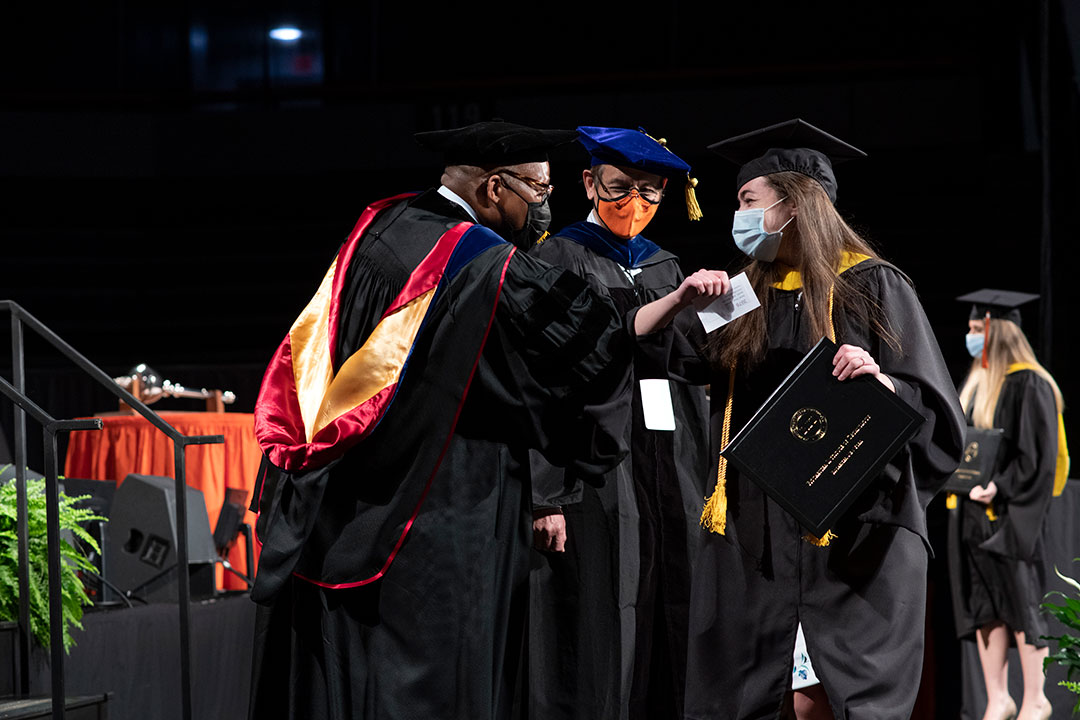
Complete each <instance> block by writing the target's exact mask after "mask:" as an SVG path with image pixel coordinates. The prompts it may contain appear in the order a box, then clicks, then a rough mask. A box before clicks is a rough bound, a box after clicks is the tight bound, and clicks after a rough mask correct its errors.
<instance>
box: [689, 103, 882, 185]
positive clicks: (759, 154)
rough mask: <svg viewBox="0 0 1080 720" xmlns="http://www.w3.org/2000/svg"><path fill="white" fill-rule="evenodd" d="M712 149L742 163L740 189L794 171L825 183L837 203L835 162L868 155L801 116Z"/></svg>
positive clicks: (739, 180)
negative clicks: (759, 179) (758, 179)
mask: <svg viewBox="0 0 1080 720" xmlns="http://www.w3.org/2000/svg"><path fill="white" fill-rule="evenodd" d="M709 149H710V150H712V151H713V152H714V153H716V154H717V155H720V156H721V157H724V158H727V159H728V160H730V161H732V162H733V163H736V164H738V165H742V168H740V170H739V177H738V181H737V184H736V186H735V189H736V191H737V190H738V189H739V188H741V187H742V186H743V185H745V184H746V183H748V182H750V181H751V180H753V179H754V178H756V177H761V176H762V175H771V174H773V173H778V172H784V171H792V172H797V173H801V174H803V175H806V176H807V177H812V178H814V179H815V180H817V181H818V182H819V183H821V186H822V187H823V188H825V192H826V193H827V194H828V196H829V200H831V201H832V202H833V203H835V202H836V176H835V175H833V164H834V163H839V162H843V161H844V160H850V159H851V158H859V157H866V153H864V152H863V151H862V150H860V149H858V148H857V147H853V146H851V145H848V144H847V143H846V142H844V141H843V140H840V139H839V138H836V137H833V136H832V135H830V134H829V133H827V132H825V131H824V130H819V129H818V128H816V127H814V126H813V125H811V124H810V123H808V122H806V121H805V120H799V119H795V120H788V121H786V122H782V123H777V124H776V125H770V126H769V127H765V128H761V129H759V130H754V131H752V132H748V133H745V134H743V135H737V136H735V137H730V138H728V139H727V140H721V141H720V142H717V143H713V144H712V145H710V146H709Z"/></svg>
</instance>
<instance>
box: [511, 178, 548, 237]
mask: <svg viewBox="0 0 1080 720" xmlns="http://www.w3.org/2000/svg"><path fill="white" fill-rule="evenodd" d="M510 190H511V191H512V192H513V193H514V194H515V195H517V196H518V197H520V198H521V199H522V200H523V201H524V202H525V204H526V205H528V206H529V209H528V211H527V212H526V213H525V222H524V224H522V226H521V228H520V229H518V230H511V231H510V232H509V233H508V235H507V238H506V239H507V240H509V241H510V242H511V243H513V244H514V245H516V246H518V247H519V248H521V249H522V250H528V249H529V248H531V247H532V246H533V245H535V244H536V241H537V240H539V239H540V238H541V237H543V235H544V233H546V232H547V229H548V226H550V225H551V206H550V205H548V198H547V197H545V198H544V199H543V200H541V201H540V202H529V201H528V200H525V198H523V197H521V193H519V192H518V191H517V190H514V189H513V188H510Z"/></svg>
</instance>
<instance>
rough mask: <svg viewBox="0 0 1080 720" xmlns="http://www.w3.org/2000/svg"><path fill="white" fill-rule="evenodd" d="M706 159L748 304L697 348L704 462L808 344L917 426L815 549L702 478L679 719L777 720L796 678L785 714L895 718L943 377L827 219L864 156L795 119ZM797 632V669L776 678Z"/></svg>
mask: <svg viewBox="0 0 1080 720" xmlns="http://www.w3.org/2000/svg"><path fill="white" fill-rule="evenodd" d="M711 149H712V150H714V151H715V152H717V153H719V154H720V155H722V156H724V157H726V158H728V159H729V160H732V161H734V162H736V163H738V164H739V165H741V169H740V171H739V175H738V182H737V185H736V188H737V190H738V200H739V211H738V212H737V213H736V214H735V220H734V224H733V228H732V235H733V237H734V239H735V242H736V245H738V247H739V248H740V249H741V250H742V251H743V252H744V253H745V254H746V255H748V256H750V258H751V261H750V263H749V265H748V266H747V268H746V271H747V276H748V278H749V279H750V282H751V284H752V286H753V288H754V291H755V292H756V294H757V295H758V298H759V299H760V301H761V309H760V311H756V310H755V311H754V312H751V313H749V314H747V315H744V316H742V317H740V318H738V319H736V320H734V321H732V322H731V323H730V324H728V325H726V326H725V327H723V328H721V329H720V330H719V331H717V332H716V333H715V334H713V335H712V336H711V337H710V354H711V359H712V364H713V367H714V368H715V370H714V378H713V382H712V388H713V391H712V405H713V407H712V422H711V426H712V427H711V432H712V437H713V450H714V457H716V454H715V453H716V452H717V451H719V450H720V449H722V448H723V447H724V445H725V444H726V443H727V441H728V440H729V439H730V438H731V437H733V436H734V434H735V433H736V432H738V430H739V429H740V428H741V427H742V426H743V425H744V424H745V423H746V422H747V420H748V419H749V418H750V417H751V416H752V415H753V413H754V412H755V411H756V410H757V408H758V407H759V406H761V404H762V403H763V402H764V401H765V400H766V399H767V397H768V396H769V394H770V393H771V392H772V391H773V390H774V389H775V388H776V387H777V386H778V385H779V384H780V383H781V382H782V381H783V379H784V378H785V377H786V375H787V374H788V373H789V371H790V370H791V369H792V368H793V367H794V366H795V365H796V364H797V363H798V361H799V360H800V359H801V358H802V357H803V355H804V354H805V353H806V352H807V351H808V350H810V348H811V347H812V346H813V345H814V344H815V343H816V342H817V341H818V339H819V338H821V337H822V336H827V337H830V338H831V339H833V340H835V342H837V343H838V344H839V345H840V348H839V350H838V352H837V354H836V356H835V357H834V359H833V363H834V372H833V374H834V375H835V376H836V377H838V378H839V379H840V380H841V381H844V380H847V379H848V378H852V377H858V376H868V377H873V378H876V379H877V380H878V381H880V382H882V384H884V385H885V386H886V387H888V388H889V389H890V390H892V391H894V392H896V393H897V395H899V396H900V397H901V398H902V399H904V400H905V401H906V402H907V403H908V404H910V405H911V406H912V407H914V408H915V409H917V410H918V411H919V412H920V414H921V415H923V417H924V418H925V419H926V421H925V422H924V423H923V425H922V426H921V427H920V429H919V431H918V433H917V434H916V435H915V436H914V437H913V438H912V439H911V440H910V441H909V442H908V443H907V444H906V445H905V446H903V448H902V449H901V450H900V451H899V452H898V453H897V455H896V456H895V457H894V458H893V459H892V460H891V461H890V463H889V464H888V465H887V466H886V469H885V471H884V472H883V473H882V475H881V477H880V478H878V479H877V480H876V481H874V482H873V483H872V484H871V485H870V486H869V487H868V488H867V490H866V491H865V492H864V493H863V494H862V495H861V496H860V497H859V498H858V499H857V500H856V501H855V503H854V504H853V505H852V506H851V508H849V509H848V511H847V512H846V513H845V514H844V515H843V516H841V519H840V520H839V521H838V522H837V524H836V526H835V527H834V528H833V529H832V530H833V531H835V532H833V531H830V532H829V533H827V534H826V535H825V536H824V537H821V538H816V537H812V536H809V534H808V533H807V532H806V531H805V530H803V529H802V528H801V527H800V526H799V524H798V523H797V522H796V520H795V519H794V518H793V517H792V516H791V515H790V514H789V513H787V512H786V511H785V510H784V509H783V508H781V507H780V506H779V505H777V504H776V503H775V502H774V501H773V500H772V499H770V498H769V497H767V496H766V495H765V494H764V492H763V491H762V490H761V489H760V488H759V487H758V486H757V485H755V484H753V483H752V482H750V480H749V479H748V478H746V477H745V476H742V475H741V474H739V473H738V472H737V471H736V470H735V469H734V468H733V467H730V466H727V464H726V461H725V460H724V459H723V458H720V460H719V462H718V464H717V465H714V466H713V470H714V471H715V472H716V475H715V476H714V477H716V488H715V490H714V492H713V494H712V496H711V497H710V498H709V500H708V502H707V504H706V506H705V509H704V513H703V515H702V524H703V525H704V526H705V527H706V529H707V530H709V532H708V533H706V539H705V542H704V543H703V547H702V549H701V552H700V555H699V560H698V563H697V565H696V566H695V568H694V571H693V578H694V582H693V591H692V598H691V620H690V623H691V625H690V639H689V644H690V653H689V658H688V663H687V664H688V679H687V688H686V718H687V719H688V720H706V719H708V720H717V719H718V718H766V717H778V716H779V715H780V714H781V713H782V712H783V711H784V702H785V695H786V694H787V692H788V691H789V690H790V689H791V688H792V686H793V679H798V680H800V681H802V682H800V683H799V684H802V683H806V682H808V683H809V684H808V685H807V686H806V687H804V688H799V684H796V688H797V690H796V692H795V697H794V710H795V713H796V715H797V716H798V717H800V718H815V717H828V718H832V717H836V718H867V719H871V718H872V719H873V720H885V719H888V718H896V720H908V718H909V717H910V715H911V710H912V707H913V705H914V702H915V697H916V693H917V691H918V687H919V680H920V668H921V666H922V655H923V633H922V631H921V628H922V627H923V622H924V616H925V600H926V597H925V595H926V593H925V588H926V567H927V548H928V545H927V542H926V520H925V507H926V504H927V503H928V502H929V500H930V498H932V497H933V496H934V494H935V493H936V492H937V491H938V490H939V489H940V487H941V485H942V484H943V483H944V481H945V480H946V479H947V478H948V477H949V475H950V474H951V473H952V472H953V470H954V469H955V468H956V466H957V464H958V461H959V457H960V452H961V447H962V441H963V415H962V413H961V410H960V406H959V403H958V402H957V397H956V392H955V389H954V386H953V383H952V379H951V378H950V376H949V373H948V371H947V369H946V367H945V363H944V361H943V360H942V357H941V353H940V350H939V348H938V346H937V342H936V340H935V339H934V335H933V332H932V330H931V328H930V325H929V323H928V322H927V319H926V316H925V314H924V312H923V309H922V306H921V305H920V304H919V300H918V298H917V297H916V294H915V291H914V289H913V288H912V286H911V282H910V280H908V278H907V277H906V276H905V275H904V274H903V273H901V272H900V271H899V270H897V269H896V268H895V267H894V266H892V265H890V264H888V263H886V262H884V261H883V260H881V259H880V258H878V257H877V256H876V254H875V253H874V251H873V250H872V249H871V248H870V247H869V246H868V245H867V243H866V242H865V241H864V240H863V239H862V238H860V237H859V235H858V234H857V233H855V232H854V231H853V230H852V229H851V228H850V227H848V225H847V224H846V223H845V222H844V220H843V218H841V216H840V215H839V213H838V212H837V211H836V209H835V207H834V203H835V200H836V179H835V176H834V174H833V167H832V165H833V162H835V161H837V160H842V159H846V158H851V157H859V156H862V155H864V153H862V152H861V151H859V150H857V149H856V148H853V147H852V146H850V145H848V144H847V143H844V142H842V141H840V140H838V139H836V138H834V137H832V136H831V135H829V134H827V133H825V132H822V131H821V130H818V129H817V128H815V127H813V126H812V125H809V124H808V123H805V122H803V121H801V120H792V121H789V122H785V123H781V124H779V125H774V126H771V127H768V128H764V129H762V130H758V131H755V132H752V133H748V134H746V135H741V136H739V137H735V138H731V139H728V140H724V141H722V142H719V143H716V144H715V145H712V146H711ZM778 440H779V439H778ZM800 631H801V632H800ZM800 636H801V637H803V639H804V642H803V649H804V652H802V653H800V655H801V656H805V657H806V658H807V659H808V661H812V663H811V662H807V663H805V667H802V665H803V663H800V667H793V666H794V663H793V650H794V649H795V646H796V641H797V637H800ZM801 659H803V658H802V657H800V660H801ZM811 665H812V668H813V671H816V676H817V677H816V679H815V678H814V677H813V673H812V672H811V671H810V666H811ZM801 670H806V676H807V677H806V679H805V680H803V678H802V674H803V673H802V672H800V671H801ZM817 681H819V682H817Z"/></svg>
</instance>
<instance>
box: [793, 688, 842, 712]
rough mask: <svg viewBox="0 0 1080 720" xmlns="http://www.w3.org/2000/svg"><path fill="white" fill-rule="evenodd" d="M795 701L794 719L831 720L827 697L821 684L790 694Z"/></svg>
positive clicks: (830, 709)
mask: <svg viewBox="0 0 1080 720" xmlns="http://www.w3.org/2000/svg"><path fill="white" fill-rule="evenodd" d="M792 694H793V695H794V701H795V717H796V718H798V720H833V714H832V708H831V707H829V697H828V696H827V695H826V694H825V688H823V687H821V683H818V684H817V685H811V686H809V687H804V688H801V689H799V690H794V691H793V692H792Z"/></svg>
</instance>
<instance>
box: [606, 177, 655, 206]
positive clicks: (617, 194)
mask: <svg viewBox="0 0 1080 720" xmlns="http://www.w3.org/2000/svg"><path fill="white" fill-rule="evenodd" d="M593 179H594V180H595V181H596V184H597V185H598V186H600V187H602V188H603V189H604V192H605V193H607V194H608V195H610V196H611V197H604V200H611V201H614V200H622V199H623V198H624V197H626V196H627V195H629V194H630V193H631V192H634V191H635V190H636V191H637V194H638V197H640V198H641V199H642V200H644V201H645V202H647V203H649V204H650V205H658V204H659V203H660V201H661V200H663V199H664V190H663V189H662V188H656V187H653V186H651V185H645V186H644V187H638V186H637V185H631V186H630V187H625V186H622V185H615V186H611V187H609V186H608V185H605V184H604V181H603V180H601V179H600V178H599V177H597V176H596V175H593Z"/></svg>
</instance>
